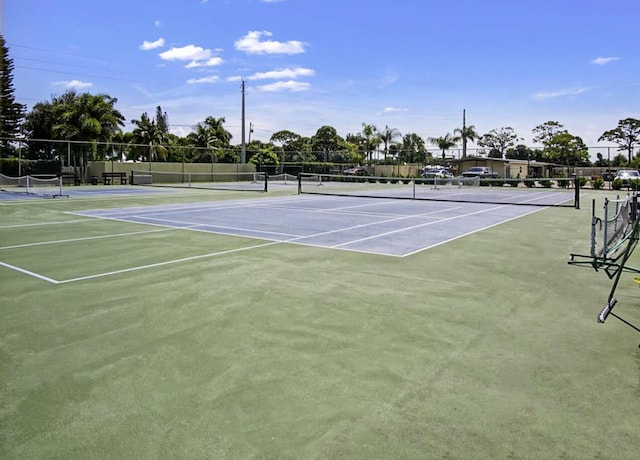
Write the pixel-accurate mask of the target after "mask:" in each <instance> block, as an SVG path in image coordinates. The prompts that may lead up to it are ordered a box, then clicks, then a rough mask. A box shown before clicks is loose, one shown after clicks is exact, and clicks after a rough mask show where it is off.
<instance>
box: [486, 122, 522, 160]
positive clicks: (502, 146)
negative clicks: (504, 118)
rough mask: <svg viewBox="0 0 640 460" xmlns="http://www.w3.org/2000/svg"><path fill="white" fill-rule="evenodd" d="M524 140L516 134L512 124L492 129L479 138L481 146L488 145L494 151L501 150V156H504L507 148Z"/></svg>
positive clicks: (499, 154)
mask: <svg viewBox="0 0 640 460" xmlns="http://www.w3.org/2000/svg"><path fill="white" fill-rule="evenodd" d="M520 140H522V139H521V138H520V137H518V135H517V134H516V131H515V130H514V129H513V128H511V127H510V126H506V127H503V128H500V129H492V130H491V131H489V132H488V133H486V134H483V135H482V137H481V138H480V139H478V145H479V146H480V147H486V148H489V149H491V150H492V151H496V152H499V153H498V155H496V156H499V157H500V158H503V157H504V154H505V150H506V149H508V148H510V147H513V146H515V145H516V142H518V141H520Z"/></svg>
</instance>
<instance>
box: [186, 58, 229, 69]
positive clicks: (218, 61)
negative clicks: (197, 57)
mask: <svg viewBox="0 0 640 460" xmlns="http://www.w3.org/2000/svg"><path fill="white" fill-rule="evenodd" d="M223 62H224V60H223V59H222V58H221V57H212V58H211V59H207V60H206V61H191V62H190V63H189V64H187V65H186V66H185V67H186V68H187V69H192V68H194V67H215V66H217V65H221V64H222V63H223Z"/></svg>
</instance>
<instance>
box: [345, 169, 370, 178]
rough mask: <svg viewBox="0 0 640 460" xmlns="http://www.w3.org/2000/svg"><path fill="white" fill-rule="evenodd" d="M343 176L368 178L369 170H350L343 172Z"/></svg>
mask: <svg viewBox="0 0 640 460" xmlns="http://www.w3.org/2000/svg"><path fill="white" fill-rule="evenodd" d="M342 174H345V175H347V176H366V175H367V170H366V169H364V168H349V169H345V170H344V171H342Z"/></svg>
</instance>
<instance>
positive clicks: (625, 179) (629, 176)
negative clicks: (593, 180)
mask: <svg viewBox="0 0 640 460" xmlns="http://www.w3.org/2000/svg"><path fill="white" fill-rule="evenodd" d="M616 179H620V180H621V181H622V184H623V185H628V184H629V183H630V182H631V181H638V180H640V172H638V171H637V170H636V169H621V170H619V171H618V172H617V173H616V177H614V179H613V180H616Z"/></svg>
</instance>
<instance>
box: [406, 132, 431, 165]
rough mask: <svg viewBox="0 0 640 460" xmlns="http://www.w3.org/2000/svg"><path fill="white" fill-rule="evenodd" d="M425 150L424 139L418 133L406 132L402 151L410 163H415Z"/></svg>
mask: <svg viewBox="0 0 640 460" xmlns="http://www.w3.org/2000/svg"><path fill="white" fill-rule="evenodd" d="M425 150H426V149H425V145H424V140H423V139H422V138H421V137H420V136H418V135H417V134H416V133H411V134H405V135H404V136H403V137H402V153H403V154H404V156H405V157H406V160H407V161H409V163H414V162H415V161H416V160H417V159H418V157H419V156H420V155H421V154H423V153H424V152H425ZM422 156H424V155H422Z"/></svg>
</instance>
